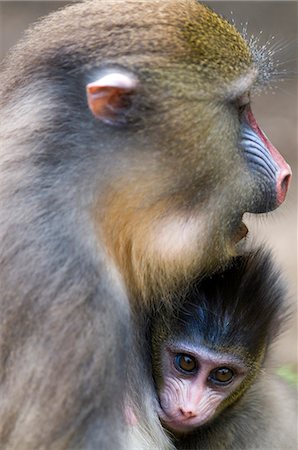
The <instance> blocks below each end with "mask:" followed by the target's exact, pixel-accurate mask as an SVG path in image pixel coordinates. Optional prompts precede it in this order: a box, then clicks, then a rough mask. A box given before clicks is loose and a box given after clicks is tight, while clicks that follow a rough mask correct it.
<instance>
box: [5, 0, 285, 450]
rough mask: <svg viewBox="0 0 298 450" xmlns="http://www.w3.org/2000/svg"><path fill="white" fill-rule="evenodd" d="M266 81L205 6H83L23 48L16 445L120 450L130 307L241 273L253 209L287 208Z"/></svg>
mask: <svg viewBox="0 0 298 450" xmlns="http://www.w3.org/2000/svg"><path fill="white" fill-rule="evenodd" d="M263 66H264V65H262V67H263ZM262 79H263V77H262V74H261V73H260V72H259V69H258V65H257V58H255V57H254V55H253V54H252V53H251V51H250V49H249V48H248V46H247V44H246V42H245V41H244V39H243V38H242V37H241V36H240V34H239V33H238V32H237V31H236V30H235V29H234V28H233V26H231V25H230V24H228V23H227V22H226V21H224V20H223V19H221V18H219V17H218V16H217V15H216V14H215V13H213V12H211V11H210V10H209V9H207V8H205V7H204V6H202V5H200V4H198V3H197V2H195V1H193V0H187V1H186V0H181V1H178V0H169V1H157V0H152V1H151V0H150V1H138V0H129V1H127V0H117V1H109V0H108V1H107V0H102V1H88V2H83V3H80V4H76V5H73V6H71V7H69V8H66V9H64V10H61V11H59V12H57V13H55V14H53V15H51V16H49V17H48V18H46V19H45V20H43V21H41V22H40V23H39V24H37V25H36V26H35V27H34V28H32V29H31V30H30V31H29V32H28V33H27V35H26V36H25V39H24V40H23V41H22V42H21V43H20V44H19V45H18V46H17V47H16V48H15V49H14V51H13V52H12V53H11V55H10V56H9V58H8V59H7V61H6V62H5V64H4V66H3V70H2V74H1V77H0V115H1V126H0V149H1V150H0V178H1V186H0V239H1V241H0V248H1V252H0V286H1V288H0V289H1V291H0V295H1V297H0V308H1V328H0V345H1V360H0V364H1V366H0V373H1V385H0V397H1V412H0V414H1V415H0V442H1V448H2V449H4V450H19V449H22V450H37V449H47V450H64V449H68V450H77V449H84V450H95V449H103V450H105V449H109V450H114V449H117V450H118V449H119V448H120V447H121V444H120V441H121V435H122V434H123V432H124V431H125V425H124V420H123V419H122V412H121V411H122V399H123V393H124V391H125V386H126V385H125V376H124V374H125V373H126V357H127V354H128V351H129V350H128V349H129V340H130V337H131V329H132V328H133V327H132V324H131V323H130V309H131V307H133V308H135V309H136V310H137V308H141V311H142V312H143V311H145V310H146V308H152V304H153V305H154V303H152V297H153V295H154V296H155V298H162V297H168V294H169V292H170V291H171V289H172V288H173V287H175V286H176V285H177V284H178V283H179V284H180V283H181V282H184V281H187V280H188V279H190V278H192V277H193V275H194V274H198V273H205V272H209V271H210V270H213V268H214V267H216V266H217V265H223V264H225V263H226V262H227V261H228V260H229V258H230V257H231V255H233V254H235V245H236V243H237V242H238V241H239V240H240V239H241V238H242V237H243V236H244V235H245V233H246V229H245V226H244V225H243V224H242V215H243V213H244V212H246V211H250V212H264V211H269V210H272V209H274V208H275V207H277V206H278V205H279V204H280V203H281V202H282V201H283V200H284V197H285V194H286V191H287V185H288V181H289V178H290V169H289V168H288V166H287V164H286V163H285V161H284V160H283V159H282V157H281V156H280V155H279V154H278V153H277V151H276V150H275V149H274V147H273V146H272V145H271V144H270V143H269V142H268V141H267V139H266V138H265V137H264V135H263V134H262V132H261V130H259V128H258V127H257V125H256V123H255V121H254V118H253V116H252V113H251V111H250V107H249V91H250V89H251V87H252V86H253V84H254V83H258V82H259V81H261V80H262ZM259 161H261V163H259ZM137 299H138V301H139V304H137ZM131 305H132V306H131ZM139 322H140V321H139V319H138V315H136V323H138V324H139ZM140 340H141V341H142V340H143V335H142V333H141V335H140ZM142 360H143V357H141V355H140V362H138V363H137V366H138V367H137V368H136V371H138V370H140V371H143V370H144V369H143V364H142ZM144 365H145V366H146V365H147V361H146V360H145V359H144ZM144 379H145V384H146V383H147V385H148V386H149V388H148V389H150V386H151V381H150V378H149V377H146V376H145V377H144ZM150 392H151V391H150V390H149V399H151V398H152V396H153V394H150ZM149 403H150V401H149ZM143 409H145V407H144V408H143ZM146 414H147V413H146ZM146 414H145V415H146ZM152 417H153V414H151V419H152ZM148 420H149V419H148ZM152 420H153V419H152ZM148 423H149V422H148ZM152 426H153V425H152ZM156 433H157V432H156ZM152 435H154V436H155V432H154V431H152V432H151V436H152ZM165 440H166V438H165ZM164 445H166V444H164ZM158 447H159V449H161V448H163V444H162V443H161V441H160V442H159V444H158ZM124 448H125V441H124ZM149 448H153V447H152V445H151V447H150V444H149ZM164 448H165V447H164Z"/></svg>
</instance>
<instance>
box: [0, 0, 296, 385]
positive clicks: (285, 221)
mask: <svg viewBox="0 0 298 450" xmlns="http://www.w3.org/2000/svg"><path fill="white" fill-rule="evenodd" d="M102 1H104V0H102ZM69 3H73V2H70V1H68V2H66V1H0V60H1V59H2V58H3V57H4V56H5V54H6V53H7V52H8V50H9V49H10V48H11V47H12V46H13V45H14V44H15V43H16V42H17V41H18V40H19V39H20V38H21V37H22V35H23V32H24V30H25V29H26V28H27V27H28V26H29V25H30V24H31V23H33V22H35V21H36V20H37V19H38V18H40V17H41V16H44V15H46V14H48V13H49V12H50V11H53V10H55V9H58V8H61V7H63V6H64V5H66V4H69ZM204 3H205V4H207V5H208V6H210V7H211V8H212V9H214V10H215V11H216V12H219V13H220V14H222V15H223V16H224V17H226V18H227V19H228V20H230V21H231V20H235V23H236V26H237V27H238V28H239V29H240V30H241V29H243V26H244V25H243V24H244V23H245V22H248V27H247V28H248V35H259V33H260V31H262V34H261V35H260V42H261V43H266V41H267V40H268V39H270V38H271V37H272V36H273V35H274V40H272V45H276V46H277V47H278V48H280V51H279V53H278V55H276V58H277V59H279V60H280V61H283V62H284V66H283V68H286V69H287V71H288V74H289V79H287V80H286V81H284V82H279V83H274V84H273V88H274V89H273V92H272V91H270V92H268V93H263V94H261V95H258V96H256V97H255V98H253V110H254V114H255V116H256V117H257V120H258V122H259V124H260V125H261V127H262V128H263V130H264V131H265V133H266V134H267V136H269V138H270V140H271V141H272V143H273V144H274V145H275V146H276V147H277V148H278V150H279V151H280V152H281V153H282V155H283V156H284V157H285V159H286V160H287V161H288V162H289V163H290V165H291V167H292V170H293V179H292V183H291V186H290V192H289V194H288V198H287V200H286V202H285V203H284V204H283V205H282V206H281V207H280V208H279V209H278V210H277V211H275V212H274V213H273V214H269V215H266V217H264V216H265V215H259V216H248V215H247V217H246V218H245V222H246V224H247V225H248V227H249V230H250V235H249V237H248V238H247V239H248V241H251V242H253V243H257V242H266V243H268V245H269V246H270V247H271V248H272V249H273V251H274V254H275V256H276V260H277V261H278V263H279V265H280V266H281V268H282V270H283V272H284V274H285V278H286V280H287V283H288V286H289V298H290V301H291V303H292V305H293V310H294V311H295V312H294V315H293V316H294V317H293V319H292V321H291V322H290V323H289V324H288V326H287V330H286V332H285V334H284V335H283V337H282V339H280V341H279V342H278V344H277V345H276V346H275V351H274V355H273V358H272V361H271V365H273V367H274V368H278V367H281V369H280V371H281V372H282V374H283V375H284V376H285V377H287V378H288V379H289V380H293V381H294V382H295V377H296V382H297V359H298V357H297V140H298V138H297V130H298V127H297V125H298V120H297V119H298V117H297V114H298V112H297V103H298V102H297V100H298V98H297V97H298V96H297V54H298V53H297V49H298V48H297V45H298V44H297V42H298V41H297V37H298V32H297V27H298V14H297V13H298V3H297V2H295V1H252V2H249V1H248V2H244V1H241V2H240V1H239V2H238V1H208V2H204ZM295 73H296V76H295ZM291 74H292V75H291ZM293 74H294V75H293Z"/></svg>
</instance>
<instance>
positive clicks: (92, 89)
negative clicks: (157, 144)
mask: <svg viewBox="0 0 298 450" xmlns="http://www.w3.org/2000/svg"><path fill="white" fill-rule="evenodd" d="M137 85H138V80H137V79H136V77H135V76H134V75H132V74H127V73H121V72H116V71H115V72H110V73H108V74H105V75H103V76H102V77H101V78H99V79H98V80H96V81H94V82H92V83H89V84H87V86H86V91H87V100H88V106H89V109H90V111H91V112H92V114H93V115H94V116H95V117H96V118H97V119H99V120H101V121H103V122H105V123H108V124H111V125H119V124H120V125H121V124H124V123H126V122H127V114H128V112H129V110H130V108H131V104H132V95H133V94H134V93H135V91H136V89H137Z"/></svg>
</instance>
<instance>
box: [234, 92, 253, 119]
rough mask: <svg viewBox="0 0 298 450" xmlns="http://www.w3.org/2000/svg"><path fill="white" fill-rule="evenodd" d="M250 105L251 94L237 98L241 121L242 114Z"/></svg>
mask: <svg viewBox="0 0 298 450" xmlns="http://www.w3.org/2000/svg"><path fill="white" fill-rule="evenodd" d="M249 104H250V94H249V92H247V93H245V94H243V95H241V97H239V98H237V100H236V105H235V106H236V108H237V111H238V116H239V120H241V116H242V114H243V113H244V112H245V110H246V109H247V107H248V106H249Z"/></svg>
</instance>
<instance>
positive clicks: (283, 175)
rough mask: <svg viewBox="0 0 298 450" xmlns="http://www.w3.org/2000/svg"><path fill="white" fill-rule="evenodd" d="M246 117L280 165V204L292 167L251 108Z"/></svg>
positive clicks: (287, 185) (277, 197)
mask: <svg viewBox="0 0 298 450" xmlns="http://www.w3.org/2000/svg"><path fill="white" fill-rule="evenodd" d="M246 118H247V121H248V123H249V125H250V126H251V128H252V130H253V131H254V132H255V133H256V134H257V136H258V137H259V138H260V139H261V140H262V142H263V143H264V145H265V146H266V148H267V149H268V152H269V153H270V154H271V156H272V159H273V160H274V161H275V162H276V164H277V165H278V167H279V172H278V175H277V180H276V200H277V206H279V205H280V204H281V203H283V201H284V200H285V198H286V194H287V191H288V187H289V183H290V180H291V176H292V171H291V168H290V166H289V164H288V163H287V162H286V161H285V160H284V159H283V157H282V156H281V154H280V153H279V151H278V150H277V149H276V148H275V147H274V145H272V144H271V142H270V141H269V140H268V139H267V137H266V136H265V134H264V133H263V131H262V130H261V129H260V127H259V126H258V124H257V121H256V119H255V118H254V115H253V113H252V111H251V109H250V108H249V109H247V113H246Z"/></svg>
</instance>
